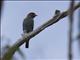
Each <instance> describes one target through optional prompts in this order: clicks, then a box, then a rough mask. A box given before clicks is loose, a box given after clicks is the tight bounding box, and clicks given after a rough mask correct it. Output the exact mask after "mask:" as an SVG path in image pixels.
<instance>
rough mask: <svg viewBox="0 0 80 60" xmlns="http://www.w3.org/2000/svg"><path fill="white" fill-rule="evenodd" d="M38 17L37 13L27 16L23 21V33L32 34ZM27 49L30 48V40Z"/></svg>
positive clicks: (27, 42) (26, 45)
mask: <svg viewBox="0 0 80 60" xmlns="http://www.w3.org/2000/svg"><path fill="white" fill-rule="evenodd" d="M36 16H37V14H36V13H34V12H30V13H28V14H27V16H26V18H25V19H24V21H23V33H30V32H32V31H33V28H34V18H35V17H36ZM25 48H29V39H28V40H27V41H26V44H25Z"/></svg>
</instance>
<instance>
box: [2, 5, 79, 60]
mask: <svg viewBox="0 0 80 60" xmlns="http://www.w3.org/2000/svg"><path fill="white" fill-rule="evenodd" d="M79 7H80V3H78V4H77V5H76V6H75V7H74V11H75V10H76V9H78V8H79ZM68 11H69V9H68V10H67V11H65V12H62V13H60V14H59V15H55V16H54V17H53V18H52V19H50V20H49V21H47V22H45V23H44V24H43V25H41V26H40V27H38V28H37V29H35V30H34V31H32V32H31V33H29V34H24V36H22V37H21V38H20V39H18V40H17V42H16V43H15V44H14V45H13V46H12V47H11V48H10V49H9V50H8V51H7V52H6V53H5V54H4V56H3V58H2V60H10V59H11V58H12V56H13V55H14V53H15V52H16V50H17V49H18V48H19V47H20V46H21V45H22V44H24V43H25V42H26V41H27V40H28V39H31V38H32V37H34V36H35V35H37V34H39V33H40V32H41V31H43V30H44V29H45V28H47V27H49V26H51V25H52V24H55V23H56V22H58V21H59V20H60V19H62V18H64V17H66V16H68V15H69V14H68Z"/></svg>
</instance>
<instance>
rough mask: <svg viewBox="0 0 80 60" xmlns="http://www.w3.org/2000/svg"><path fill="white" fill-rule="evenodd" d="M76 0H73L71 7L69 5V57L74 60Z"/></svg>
mask: <svg viewBox="0 0 80 60" xmlns="http://www.w3.org/2000/svg"><path fill="white" fill-rule="evenodd" d="M74 3H75V2H74V0H71V3H70V7H69V9H70V10H69V47H68V54H69V55H68V59H69V60H72V58H73V54H72V33H73V13H74V12H73V7H74Z"/></svg>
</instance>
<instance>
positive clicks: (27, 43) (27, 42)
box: [25, 39, 29, 48]
mask: <svg viewBox="0 0 80 60" xmlns="http://www.w3.org/2000/svg"><path fill="white" fill-rule="evenodd" d="M25 48H29V39H28V40H27V41H26V44H25Z"/></svg>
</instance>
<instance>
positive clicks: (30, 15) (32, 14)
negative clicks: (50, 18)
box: [28, 12, 37, 18]
mask: <svg viewBox="0 0 80 60" xmlns="http://www.w3.org/2000/svg"><path fill="white" fill-rule="evenodd" d="M36 16H37V15H36V13H34V12H30V13H29V14H28V17H32V18H34V17H36Z"/></svg>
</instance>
